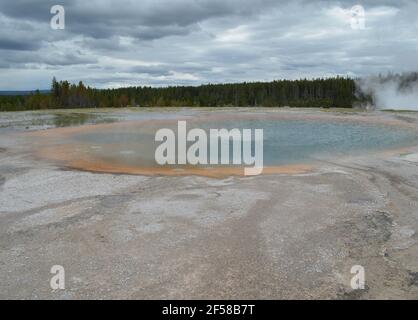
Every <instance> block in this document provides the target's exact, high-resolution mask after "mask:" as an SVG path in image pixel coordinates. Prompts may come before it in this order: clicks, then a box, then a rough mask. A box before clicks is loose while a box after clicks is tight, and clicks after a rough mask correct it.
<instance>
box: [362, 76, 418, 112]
mask: <svg viewBox="0 0 418 320" xmlns="http://www.w3.org/2000/svg"><path fill="white" fill-rule="evenodd" d="M357 90H358V95H359V97H360V98H362V99H363V100H366V101H368V102H369V103H368V105H367V106H366V107H370V106H373V107H374V108H376V109H394V110H415V111H418V72H414V73H404V74H388V75H386V76H381V75H379V76H372V77H367V78H362V79H359V80H357Z"/></svg>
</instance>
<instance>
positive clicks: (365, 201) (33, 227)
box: [0, 110, 418, 299]
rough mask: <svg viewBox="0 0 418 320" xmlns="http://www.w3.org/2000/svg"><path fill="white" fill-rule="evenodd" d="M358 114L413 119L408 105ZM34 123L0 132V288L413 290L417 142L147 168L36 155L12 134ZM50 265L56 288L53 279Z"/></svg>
mask: <svg viewBox="0 0 418 320" xmlns="http://www.w3.org/2000/svg"><path fill="white" fill-rule="evenodd" d="M119 112H120V113H122V114H125V116H126V114H129V115H128V117H131V113H134V112H135V113H134V114H135V116H134V117H151V118H153V117H160V116H161V114H165V113H166V112H167V111H166V110H162V111H159V112H154V113H146V114H144V115H142V114H140V112H138V111H134V112H133V111H127V110H121V111H119ZM180 112H185V113H186V115H187V112H189V111H180ZM190 112H192V113H195V112H198V111H195V110H192V111H190ZM266 112H278V111H266ZM283 112H294V111H283ZM297 112H298V113H299V114H300V115H301V116H311V115H312V114H314V115H315V114H316V113H317V112H318V111H311V110H309V111H306V110H302V111H297ZM63 113H64V114H67V112H63ZM321 114H322V113H321ZM327 114H329V115H330V117H342V118H344V117H346V116H347V114H345V113H340V112H329V113H327ZM350 114H351V113H350ZM17 115H18V114H14V117H15V118H14V119H15V120H14V121H15V122H16V121H19V116H17ZM43 116H45V115H43ZM357 116H358V117H366V118H373V117H375V118H376V119H380V118H381V117H384V118H385V119H387V120H388V121H391V120H394V121H395V120H396V121H401V122H402V123H405V125H408V126H411V125H412V126H415V125H416V126H418V115H417V114H414V113H407V114H405V113H402V114H401V115H399V114H396V113H388V114H383V115H382V114H380V113H379V114H364V113H360V114H358V115H357ZM4 117H6V118H7V116H4V114H3V115H1V117H0V119H2V121H3V123H4V121H5V120H4V119H5V118H4ZM27 117H28V118H30V116H27ZM51 117H52V118H53V117H54V116H51ZM102 117H103V118H107V119H108V118H112V119H114V118H117V117H115V116H114V115H112V114H109V112H105V113H104V116H102ZM400 117H401V118H400ZM96 119H97V118H96ZM112 121H113V120H112ZM6 122H7V121H6ZM76 125H78V124H76ZM39 126H40V127H42V128H44V125H43V124H42V123H41V124H39V123H38V124H34V125H33V126H31V124H27V123H24V124H23V125H19V124H13V127H14V128H12V129H11V128H10V126H6V125H5V126H4V129H3V130H5V131H3V132H2V133H1V135H0V298H6V299H7V298H18V299H27V298H34V299H49V298H52V299H86V298H94V299H100V298H117V299H119V298H128V299H165V298H189V299H195V298H203V299H218V298H225V299H227V298H233V299H293V298H295V299H305V298H307V299H317V298H319V299H377V298H384V299H400V298H406V299H417V298H418V281H417V278H418V276H417V275H418V243H417V240H418V237H417V233H416V232H417V230H418V160H417V159H418V157H417V154H418V148H415V147H411V148H407V149H402V150H391V151H390V152H389V151H388V152H383V153H376V154H365V155H362V156H356V157H345V158H339V159H333V160H327V161H325V160H324V161H323V162H321V163H320V164H319V165H318V166H316V167H315V170H313V171H311V172H305V173H298V174H273V175H264V176H258V177H251V178H248V177H247V178H245V177H225V178H222V179H211V178H207V177H199V176H184V177H164V176H162V177H145V176H139V175H124V174H106V173H89V172H80V171H76V170H69V169H66V168H63V167H60V166H57V165H56V164H53V163H51V162H48V161H43V160H39V159H38V160H36V159H35V158H34V157H33V155H32V153H31V152H29V151H28V148H27V147H28V146H27V145H26V143H27V140H26V139H25V138H22V136H21V135H20V134H15V133H13V131H20V132H21V131H30V130H33V129H38V128H39ZM51 126H54V125H53V124H51ZM26 127H27V128H26ZM53 265H62V266H63V267H64V268H65V276H66V288H65V290H55V291H54V290H52V289H51V287H50V283H49V282H50V279H51V277H52V276H53V275H52V274H51V273H50V270H51V267H52V266H53ZM353 265H361V266H363V267H364V268H365V272H366V288H365V289H364V290H353V289H352V288H351V286H350V280H351V277H352V276H353V275H352V274H351V273H350V270H351V267H352V266H353Z"/></svg>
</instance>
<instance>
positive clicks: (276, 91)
mask: <svg viewBox="0 0 418 320" xmlns="http://www.w3.org/2000/svg"><path fill="white" fill-rule="evenodd" d="M356 102H358V97H357V96H356V84H355V80H354V79H350V78H346V77H335V78H326V79H312V80H308V79H303V80H277V81H272V82H252V83H247V82H244V83H237V84H207V85H201V86H172V87H164V88H156V87H146V86H143V87H128V88H119V89H104V90H99V89H95V88H91V87H88V86H85V85H84V84H83V82H82V81H80V82H79V83H78V84H71V83H69V82H68V81H59V82H58V81H57V80H56V79H55V78H54V79H53V80H52V85H51V90H50V92H47V93H45V92H40V91H35V92H33V93H31V94H29V95H25V96H0V111H7V110H8V111H13V110H37V109H57V108H120V107H128V106H131V107H155V106H161V107H176V106H192V107H227V106H239V107H247V106H249V107H258V106H262V107H284V106H289V107H318V108H319V107H322V108H331V107H338V108H351V107H352V106H353V104H354V103H356Z"/></svg>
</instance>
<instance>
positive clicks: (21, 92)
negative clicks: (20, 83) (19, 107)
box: [0, 90, 50, 96]
mask: <svg viewBox="0 0 418 320" xmlns="http://www.w3.org/2000/svg"><path fill="white" fill-rule="evenodd" d="M35 91H36V90H19V91H13V90H12V91H2V90H0V96H27V95H29V94H31V93H34V92H35ZM39 92H41V93H49V92H50V90H39Z"/></svg>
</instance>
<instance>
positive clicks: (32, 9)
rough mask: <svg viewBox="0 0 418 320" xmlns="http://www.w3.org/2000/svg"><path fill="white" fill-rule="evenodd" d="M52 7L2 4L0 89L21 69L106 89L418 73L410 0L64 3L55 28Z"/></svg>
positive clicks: (7, 0)
mask: <svg viewBox="0 0 418 320" xmlns="http://www.w3.org/2000/svg"><path fill="white" fill-rule="evenodd" d="M359 2H360V3H361V4H362V5H364V6H365V8H366V19H367V20H366V26H367V28H366V29H365V30H352V29H351V28H350V24H349V21H348V20H347V17H344V14H345V13H344V12H346V11H344V10H348V9H349V8H350V7H351V6H353V5H355V4H358V3H359ZM55 4H56V1H54V0H51V1H49V0H38V1H32V0H20V1H13V0H2V1H1V2H0V58H1V59H0V61H1V63H0V68H2V73H1V75H0V89H2V88H6V87H7V86H8V85H9V81H8V79H10V77H13V76H15V75H16V74H18V75H19V76H21V75H22V74H23V72H22V70H23V71H25V70H27V74H28V77H29V78H30V77H33V81H34V83H40V81H44V82H43V83H44V85H43V86H44V87H47V86H49V81H50V79H49V78H50V76H51V74H55V75H57V76H58V77H59V78H61V79H69V80H71V79H74V80H75V81H77V80H85V81H87V83H89V84H90V85H97V86H100V87H106V86H120V85H155V86H165V85H180V84H188V85H197V84H201V83H209V82H211V83H218V82H232V81H234V82H235V81H257V80H260V81H263V80H273V79H277V78H299V77H315V76H328V75H336V74H339V75H347V74H349V75H355V76H362V75H368V74H371V73H379V72H386V71H394V72H397V71H408V70H411V69H412V70H414V69H418V60H417V59H416V56H417V55H418V47H417V43H418V36H417V34H418V20H417V19H416V16H417V15H418V2H416V1H415V0H400V1H396V0H381V1H377V0H362V1H358V0H355V1H354V0H353V1H351V0H346V1H342V0H341V1H337V0H335V1H333V0H309V1H308V0H296V1H288V0H286V1H277V0H222V1H221V0H141V1H129V0H119V1H117V0H100V1H99V0H90V1H84V0H83V1H82V0H73V1H69V0H64V1H61V4H63V5H64V6H65V9H66V29H65V30H60V31H54V30H51V29H50V28H49V19H50V17H51V14H50V13H49V10H50V7H51V6H52V5H55ZM36 68H40V69H39V70H36V72H37V73H36V76H34V74H33V73H31V71H30V70H35V69H36ZM43 70H47V71H45V72H44V71H43ZM28 81H29V80H28ZM7 89H14V88H7Z"/></svg>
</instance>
